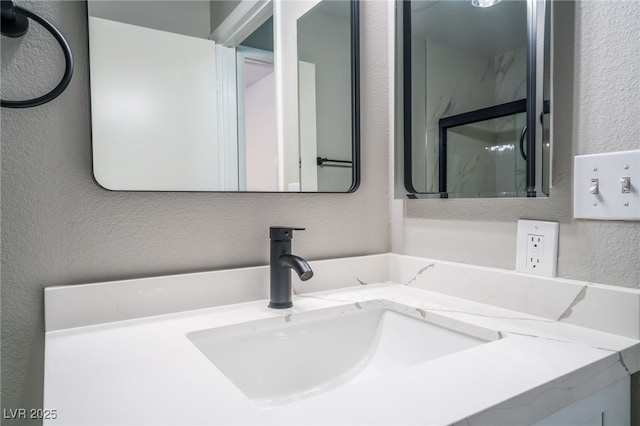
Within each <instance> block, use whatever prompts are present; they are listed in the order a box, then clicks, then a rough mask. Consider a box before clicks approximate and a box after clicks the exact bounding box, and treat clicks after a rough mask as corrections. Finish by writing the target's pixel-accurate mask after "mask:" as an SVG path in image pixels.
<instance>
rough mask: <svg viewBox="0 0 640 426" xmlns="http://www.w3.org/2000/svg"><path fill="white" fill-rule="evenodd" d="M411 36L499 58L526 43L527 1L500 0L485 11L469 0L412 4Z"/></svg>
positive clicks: (428, 0) (415, 1)
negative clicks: (498, 56) (500, 55)
mask: <svg viewBox="0 0 640 426" xmlns="http://www.w3.org/2000/svg"><path fill="white" fill-rule="evenodd" d="M411 33H412V34H413V35H414V36H417V37H420V38H424V39H429V40H432V41H436V42H439V43H443V44H448V45H450V46H455V47H459V48H462V49H465V50H472V51H475V52H478V53H483V54H486V55H491V56H495V55H499V54H501V53H505V52H509V51H511V50H514V49H516V48H518V47H523V46H525V45H526V43H527V2H526V0H503V1H502V2H500V3H498V4H496V5H494V6H491V7H487V8H478V7H474V6H473V5H471V1H470V0H440V1H433V0H413V1H412V2H411Z"/></svg>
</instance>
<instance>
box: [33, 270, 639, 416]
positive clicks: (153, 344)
mask: <svg viewBox="0 0 640 426" xmlns="http://www.w3.org/2000/svg"><path fill="white" fill-rule="evenodd" d="M320 269H321V268H320ZM423 270H424V268H423ZM423 270H421V271H423ZM416 276H417V275H416ZM359 281H360V280H359ZM413 281H415V280H413ZM411 282H412V281H409V282H405V283H403V284H398V283H394V282H379V283H365V282H362V281H361V282H360V285H358V286H354V287H347V288H339V289H331V290H326V291H318V292H314V293H307V294H298V295H295V296H294V306H293V308H291V309H286V310H273V309H269V308H267V306H266V305H267V301H266V300H257V301H251V302H246V303H239V304H233V305H225V306H217V307H211V308H203V309H197V310H190V311H185V312H175V313H166V314H161V315H154V316H145V317H141V318H133V319H120V320H112V321H111V322H105V323H102V324H91V325H82V324H80V325H82V326H80V325H78V326H75V327H64V328H63V327H59V328H55V327H50V328H48V330H49V331H48V332H47V334H46V354H45V389H44V406H45V408H48V409H56V410H57V418H56V419H50V420H45V422H44V423H45V424H47V425H56V424H65V425H68V424H82V425H93V424H96V425H98V424H110V425H116V424H136V425H142V424H154V425H157V424H180V425H188V424H410V423H412V424H413V423H420V424H434V425H435V424H438V425H445V424H488V423H490V424H528V423H532V422H535V421H536V420H539V419H540V418H542V417H544V416H546V415H548V414H551V413H553V412H555V411H557V410H559V409H561V408H563V407H565V406H567V405H569V404H571V403H573V402H575V401H577V400H579V399H581V398H583V397H585V396H587V395H589V394H591V393H593V392H595V391H597V390H599V389H602V388H604V387H606V386H608V385H610V384H612V383H615V382H617V381H619V380H621V379H624V378H626V377H628V376H629V375H630V374H631V373H633V372H635V371H638V370H640V341H639V340H637V339H636V338H631V337H625V336H622V335H618V334H612V333H608V332H604V331H599V330H594V329H592V328H587V327H584V326H578V325H574V324H570V323H567V322H564V321H561V320H562V319H563V318H547V317H544V316H538V315H532V314H530V313H525V312H520V311H516V310H513V309H507V308H505V307H501V306H496V305H491V304H487V303H480V302H478V301H474V300H468V299H463V298H460V297H456V296H452V295H447V294H443V293H442V292H437V291H431V290H428V289H424V288H417V287H415V286H412V285H409V284H411ZM375 299H386V300H389V301H393V302H397V303H400V304H402V305H406V306H409V307H412V308H415V309H416V311H417V312H420V313H421V314H422V315H423V316H425V317H427V318H428V316H429V315H437V316H438V317H440V318H448V319H450V320H451V322H452V323H453V324H455V323H459V324H461V325H462V326H464V324H472V325H476V326H480V327H483V328H486V329H489V330H493V331H495V332H497V333H498V335H499V336H500V338H499V339H497V340H494V341H492V342H489V343H487V344H482V345H479V346H477V347H475V348H471V349H467V350H464V351H461V352H457V353H454V354H451V355H448V356H445V357H442V358H438V359H435V360H432V361H428V362H425V363H422V364H417V365H414V366H411V367H408V368H406V369H404V370H402V371H400V372H399V373H397V374H393V375H392V376H385V377H380V378H374V379H370V380H368V381H362V382H356V383H349V384H346V385H344V386H341V387H338V388H336V389H334V390H332V391H331V392H326V393H323V394H317V395H314V396H312V397H309V398H306V399H303V400H300V401H297V402H293V403H289V404H286V405H279V406H273V407H261V406H258V405H256V404H254V403H253V402H252V401H251V400H249V399H248V398H247V397H246V396H245V395H244V394H243V393H242V392H241V391H240V390H239V389H238V388H236V387H235V386H234V385H233V384H232V383H231V382H230V381H229V380H228V379H227V378H226V377H225V376H224V375H223V374H222V373H221V372H220V371H219V370H218V369H217V368H216V367H215V366H214V365H213V364H212V363H211V362H210V361H209V360H208V359H207V358H206V357H205V356H204V355H203V354H202V353H201V352H200V351H199V350H198V349H197V348H196V347H195V346H194V344H193V343H192V342H191V341H190V340H189V339H188V338H187V337H186V334H187V333H190V332H193V331H198V330H204V329H210V328H214V327H219V326H225V325H230V324H234V323H240V322H247V321H253V320H258V319H262V318H271V317H278V316H280V317H282V319H283V321H285V320H286V319H287V318H286V317H287V315H289V314H291V313H297V312H307V311H312V310H316V309H321V308H326V307H334V306H341V305H350V304H354V303H361V302H364V301H368V300H375ZM576 300H579V298H576ZM532 303H533V302H532ZM573 304H576V302H575V301H574V303H573ZM572 306H573V305H572ZM564 310H565V309H563V311H564ZM563 316H565V317H566V314H563ZM125 318H126V316H125ZM309 367H310V368H313V366H312V365H310V366H309Z"/></svg>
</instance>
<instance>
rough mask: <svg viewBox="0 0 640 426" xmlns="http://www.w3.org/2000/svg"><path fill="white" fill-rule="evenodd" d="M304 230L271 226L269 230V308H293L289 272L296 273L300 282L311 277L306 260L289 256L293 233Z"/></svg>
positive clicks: (311, 272) (311, 273)
mask: <svg viewBox="0 0 640 426" xmlns="http://www.w3.org/2000/svg"><path fill="white" fill-rule="evenodd" d="M303 230H304V228H289V227H286V226H272V227H271V228H269V237H270V238H271V299H270V301H269V307H270V308H274V309H285V308H290V307H292V306H293V302H292V301H291V271H290V269H293V270H294V271H296V273H297V274H298V276H299V277H300V279H301V280H302V281H306V280H308V279H309V278H311V277H313V271H312V270H311V267H310V266H309V264H308V263H307V261H306V260H304V259H303V258H301V257H299V256H295V255H293V254H291V238H292V237H293V231H303Z"/></svg>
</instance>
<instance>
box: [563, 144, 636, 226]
mask: <svg viewBox="0 0 640 426" xmlns="http://www.w3.org/2000/svg"><path fill="white" fill-rule="evenodd" d="M625 178H628V181H629V183H630V185H629V186H630V188H629V189H630V190H629V191H628V192H623V188H622V182H621V179H625ZM594 180H597V181H598V193H597V194H593V193H591V192H589V190H590V188H591V186H592V181H594ZM573 217H575V218H577V219H601V220H640V150H636V151H621V152H609V153H606V154H592V155H576V156H575V158H574V161H573Z"/></svg>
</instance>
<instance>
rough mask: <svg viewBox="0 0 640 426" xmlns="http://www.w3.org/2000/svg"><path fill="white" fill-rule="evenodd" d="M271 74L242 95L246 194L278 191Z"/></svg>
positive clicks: (273, 86)
mask: <svg viewBox="0 0 640 426" xmlns="http://www.w3.org/2000/svg"><path fill="white" fill-rule="evenodd" d="M275 85H276V82H275V78H274V74H273V72H271V73H269V74H267V75H266V76H264V77H263V78H261V79H260V80H258V81H256V82H255V83H254V84H252V85H251V86H249V87H247V88H245V92H244V95H245V96H244V98H245V101H244V120H245V144H246V163H247V166H246V170H247V191H274V192H277V191H278V149H277V148H278V141H277V139H276V99H275V93H276V89H275Z"/></svg>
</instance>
